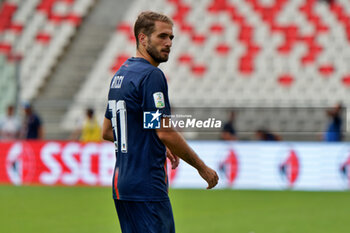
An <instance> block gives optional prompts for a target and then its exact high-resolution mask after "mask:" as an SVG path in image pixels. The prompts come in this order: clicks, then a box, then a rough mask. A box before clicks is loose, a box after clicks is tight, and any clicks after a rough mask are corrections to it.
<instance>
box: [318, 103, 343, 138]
mask: <svg viewBox="0 0 350 233" xmlns="http://www.w3.org/2000/svg"><path fill="white" fill-rule="evenodd" d="M342 110H343V106H342V104H341V103H337V104H336V105H335V106H334V107H333V108H332V109H329V110H327V111H326V114H327V116H328V118H329V123H328V126H327V130H326V132H325V134H324V137H323V139H324V141H326V142H340V141H341V140H342V132H341V128H342V116H341V114H342Z"/></svg>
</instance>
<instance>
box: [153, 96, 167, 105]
mask: <svg viewBox="0 0 350 233" xmlns="http://www.w3.org/2000/svg"><path fill="white" fill-rule="evenodd" d="M153 99H154V106H155V107H156V108H164V107H165V101H164V95H163V92H156V93H153Z"/></svg>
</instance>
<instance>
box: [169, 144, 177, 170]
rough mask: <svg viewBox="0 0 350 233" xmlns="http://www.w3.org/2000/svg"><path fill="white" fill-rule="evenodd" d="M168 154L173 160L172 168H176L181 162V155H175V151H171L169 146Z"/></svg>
mask: <svg viewBox="0 0 350 233" xmlns="http://www.w3.org/2000/svg"><path fill="white" fill-rule="evenodd" d="M166 156H167V157H168V159H169V160H170V162H171V169H173V170H174V169H175V168H177V167H178V166H179V163H180V159H179V157H177V156H176V155H174V154H173V153H171V151H170V150H169V149H168V147H167V148H166Z"/></svg>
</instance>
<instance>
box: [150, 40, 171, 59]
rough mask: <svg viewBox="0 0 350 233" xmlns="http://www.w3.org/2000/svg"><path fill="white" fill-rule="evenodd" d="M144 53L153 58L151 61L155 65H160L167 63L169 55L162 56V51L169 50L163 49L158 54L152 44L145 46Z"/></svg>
mask: <svg viewBox="0 0 350 233" xmlns="http://www.w3.org/2000/svg"><path fill="white" fill-rule="evenodd" d="M146 51H147V53H148V54H149V55H150V56H151V57H152V58H153V60H154V61H155V62H157V63H162V62H166V61H168V58H169V55H168V54H167V55H164V56H162V55H161V52H162V51H167V52H170V49H163V50H161V51H160V52H159V51H158V50H157V49H156V47H155V46H153V45H152V43H150V44H149V45H147V47H146Z"/></svg>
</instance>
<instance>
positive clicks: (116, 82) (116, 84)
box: [111, 75, 124, 88]
mask: <svg viewBox="0 0 350 233" xmlns="http://www.w3.org/2000/svg"><path fill="white" fill-rule="evenodd" d="M123 79H124V76H119V75H114V77H113V80H112V84H111V88H120V87H121V86H122V83H123Z"/></svg>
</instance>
